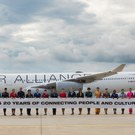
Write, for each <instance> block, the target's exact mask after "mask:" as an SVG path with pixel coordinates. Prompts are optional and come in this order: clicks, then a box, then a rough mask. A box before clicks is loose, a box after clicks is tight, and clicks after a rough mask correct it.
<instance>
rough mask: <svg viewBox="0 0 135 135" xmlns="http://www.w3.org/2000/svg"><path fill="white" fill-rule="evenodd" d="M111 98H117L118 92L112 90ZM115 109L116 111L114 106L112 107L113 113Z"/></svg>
mask: <svg viewBox="0 0 135 135" xmlns="http://www.w3.org/2000/svg"><path fill="white" fill-rule="evenodd" d="M111 98H113V99H114V98H117V99H118V94H117V93H116V90H113V93H112V95H111ZM116 111H117V109H116V108H113V112H114V114H117V113H116Z"/></svg>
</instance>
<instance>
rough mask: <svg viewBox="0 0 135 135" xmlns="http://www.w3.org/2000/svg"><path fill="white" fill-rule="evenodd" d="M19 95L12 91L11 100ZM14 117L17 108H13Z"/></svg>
mask: <svg viewBox="0 0 135 135" xmlns="http://www.w3.org/2000/svg"><path fill="white" fill-rule="evenodd" d="M16 97H17V94H16V93H15V89H12V92H11V93H10V98H13V99H14V98H16ZM12 116H15V108H12Z"/></svg>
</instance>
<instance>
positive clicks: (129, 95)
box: [127, 88, 134, 114]
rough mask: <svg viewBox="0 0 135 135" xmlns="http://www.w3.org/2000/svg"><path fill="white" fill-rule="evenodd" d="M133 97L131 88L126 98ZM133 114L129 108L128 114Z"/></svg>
mask: <svg viewBox="0 0 135 135" xmlns="http://www.w3.org/2000/svg"><path fill="white" fill-rule="evenodd" d="M133 97H134V94H133V92H132V88H129V91H128V93H127V98H129V99H130V98H133ZM132 113H133V109H132V108H129V114H132Z"/></svg>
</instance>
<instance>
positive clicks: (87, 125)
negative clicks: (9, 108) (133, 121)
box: [0, 124, 135, 128]
mask: <svg viewBox="0 0 135 135" xmlns="http://www.w3.org/2000/svg"><path fill="white" fill-rule="evenodd" d="M2 127H6V128H7V127H9V128H10V127H24V128H39V127H41V125H0V128H2ZM42 127H43V128H58V127H59V128H60V127H96V128H97V127H135V125H130V124H111V125H110V124H107V125H105V124H102V125H99V124H95V125H92V124H81V125H43V126H42Z"/></svg>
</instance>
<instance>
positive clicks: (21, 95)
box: [1, 87, 134, 116]
mask: <svg viewBox="0 0 135 135" xmlns="http://www.w3.org/2000/svg"><path fill="white" fill-rule="evenodd" d="M1 97H3V98H67V97H68V98H84V97H86V98H92V97H95V98H113V99H115V98H122V99H124V98H129V99H130V98H133V97H134V93H133V92H132V88H129V91H128V92H127V94H126V93H125V91H124V89H122V90H121V93H120V94H119V95H118V94H117V92H116V90H113V93H112V94H110V93H109V91H108V88H106V89H105V90H104V92H103V93H101V90H100V88H99V87H97V88H96V90H95V91H94V92H92V91H91V88H87V91H86V92H85V93H83V91H82V89H81V88H80V89H79V90H78V92H77V93H76V92H75V91H74V90H73V88H72V87H71V88H70V91H69V92H68V93H66V91H65V89H64V88H63V89H62V90H61V92H60V93H59V94H58V93H57V91H56V90H55V89H53V90H52V92H51V93H50V94H49V93H48V92H47V90H44V92H43V94H41V93H40V92H39V89H36V92H35V93H34V94H32V93H31V90H30V89H29V90H28V92H27V93H26V94H25V92H24V91H23V89H22V88H20V90H19V92H17V93H16V92H15V89H12V92H11V93H10V94H9V93H8V92H7V88H5V89H4V92H3V93H2V94H1ZM15 110H16V109H15V108H12V116H15ZM38 110H39V109H38V108H36V115H39V112H38ZM90 111H91V108H87V114H88V115H90ZM121 111H122V114H124V111H125V109H124V108H122V109H121ZM3 112H4V115H5V116H6V108H4V109H3ZM104 112H105V114H107V113H108V108H104ZM113 112H114V114H117V109H116V108H113ZM52 113H53V115H56V108H53V109H52ZM132 113H133V109H132V108H129V114H132ZM62 114H63V115H64V114H65V108H62ZM81 114H82V108H79V115H81ZM95 114H96V115H99V114H100V108H95ZM21 115H23V109H22V108H20V116H21ZM27 115H31V108H27ZM44 115H47V108H44ZM71 115H74V108H71Z"/></svg>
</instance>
